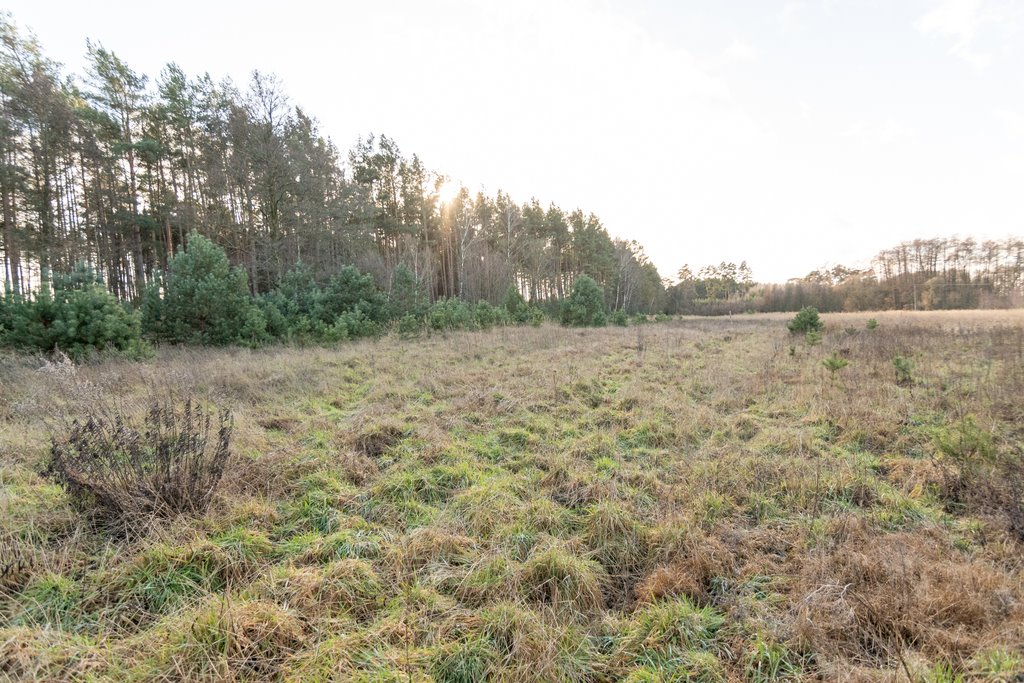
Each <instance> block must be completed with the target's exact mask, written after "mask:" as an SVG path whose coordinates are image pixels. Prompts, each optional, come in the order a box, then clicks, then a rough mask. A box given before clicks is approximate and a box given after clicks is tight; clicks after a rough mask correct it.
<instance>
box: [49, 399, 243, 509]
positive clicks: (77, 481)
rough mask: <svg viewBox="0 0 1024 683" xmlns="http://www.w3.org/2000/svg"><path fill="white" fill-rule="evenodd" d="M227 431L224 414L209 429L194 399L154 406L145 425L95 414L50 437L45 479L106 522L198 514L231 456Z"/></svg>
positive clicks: (101, 412)
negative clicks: (62, 435) (60, 486)
mask: <svg viewBox="0 0 1024 683" xmlns="http://www.w3.org/2000/svg"><path fill="white" fill-rule="evenodd" d="M231 428H232V420H231V414H230V413H229V412H228V411H227V410H226V409H222V410H220V411H219V412H218V414H217V419H216V422H214V420H213V418H212V417H211V415H210V413H208V412H207V411H206V410H204V409H203V408H202V406H200V405H199V403H198V402H196V401H193V400H192V399H191V398H188V399H186V401H185V404H184V406H183V407H182V408H181V409H178V408H175V407H174V406H172V405H171V404H170V403H159V402H154V403H153V404H152V405H151V406H150V407H149V410H148V412H147V414H146V417H145V419H144V420H143V424H142V425H137V424H135V423H134V422H133V421H132V420H131V418H129V417H126V416H125V415H123V414H122V413H121V412H114V413H111V412H109V411H106V410H102V409H100V410H97V411H95V412H94V413H93V414H91V415H90V416H89V417H88V418H86V419H85V420H84V421H79V420H76V421H74V422H73V423H72V424H71V425H70V427H69V429H68V434H67V435H66V436H64V437H63V438H59V437H57V436H54V437H53V439H52V447H51V459H50V463H49V465H48V466H47V469H46V472H45V474H46V476H47V477H48V478H50V479H52V480H54V481H56V482H58V483H59V484H61V485H62V486H63V487H64V488H65V489H66V490H67V492H68V493H69V494H70V495H71V497H72V498H73V499H75V501H76V502H77V503H79V504H80V505H81V506H82V507H83V508H84V509H90V510H91V511H93V512H94V513H95V515H96V517H97V518H99V519H101V520H104V521H108V522H117V521H123V522H126V523H127V522H129V521H131V520H139V519H141V518H146V517H152V516H160V517H171V516H175V515H178V514H191V515H201V514H203V513H205V512H206V509H207V508H208V507H209V505H210V500H211V499H212V497H213V494H214V491H215V490H216V488H217V485H218V484H219V483H220V479H221V476H222V475H223V474H224V468H225V465H226V464H227V461H228V458H229V457H230V444H231ZM214 429H215V430H216V431H213V430H214Z"/></svg>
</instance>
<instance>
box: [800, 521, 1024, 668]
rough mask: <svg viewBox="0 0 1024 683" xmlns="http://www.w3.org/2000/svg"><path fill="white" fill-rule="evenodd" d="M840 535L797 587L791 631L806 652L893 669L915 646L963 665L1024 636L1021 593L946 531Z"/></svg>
mask: <svg viewBox="0 0 1024 683" xmlns="http://www.w3.org/2000/svg"><path fill="white" fill-rule="evenodd" d="M841 533H843V534H845V535H846V538H845V539H844V540H842V541H840V542H838V543H837V544H836V545H835V547H833V548H832V549H830V550H827V551H825V552H823V553H822V554H820V555H819V556H818V557H817V558H808V559H806V560H805V561H804V562H803V564H802V567H801V568H800V571H799V574H798V576H797V577H796V579H795V581H794V590H793V596H794V598H795V600H794V602H795V604H794V607H793V618H792V627H793V631H794V634H795V635H796V637H797V639H798V641H799V642H801V643H802V644H803V645H804V647H806V648H807V649H809V650H812V651H814V652H817V653H818V654H819V655H827V656H829V657H841V658H846V659H849V660H851V661H853V662H856V663H859V664H868V665H884V666H892V665H894V664H896V663H897V661H902V658H903V656H904V655H903V653H904V651H905V650H907V649H913V650H919V651H921V652H923V653H925V654H926V655H929V656H934V657H941V658H946V659H948V660H951V661H952V662H954V663H957V662H962V661H965V660H966V659H967V658H968V657H969V656H970V654H971V653H973V652H974V651H975V650H976V649H977V648H978V647H979V645H980V644H982V643H984V642H986V641H988V640H990V639H992V637H993V636H1000V637H1001V639H1006V638H1007V636H1010V638H1011V639H1016V640H1017V642H1020V638H1021V637H1024V627H1022V626H1021V624H1024V621H1022V617H1024V612H1022V609H1021V604H1020V600H1021V597H1022V596H1021V594H1020V587H1019V586H1017V585H1014V584H1013V583H1011V582H1010V581H1009V580H1008V578H1007V577H1006V576H1005V575H1003V574H1001V573H999V572H998V571H996V570H995V569H994V568H992V567H991V566H989V565H988V564H986V563H984V562H982V561H979V560H971V559H967V558H965V557H964V556H962V555H960V554H959V553H958V552H957V551H954V550H952V549H950V548H948V547H947V546H946V545H945V543H944V540H943V538H942V536H941V535H940V534H939V532H937V531H933V532H919V533H917V534H909V533H900V534H893V535H890V536H881V537H880V536H878V535H877V533H874V534H872V533H869V532H866V531H865V529H864V528H863V527H862V526H854V527H853V528H847V529H845V530H843V531H842V532H841Z"/></svg>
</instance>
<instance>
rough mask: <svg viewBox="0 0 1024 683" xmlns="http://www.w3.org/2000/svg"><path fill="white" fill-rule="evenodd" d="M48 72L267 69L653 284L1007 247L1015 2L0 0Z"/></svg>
mask: <svg viewBox="0 0 1024 683" xmlns="http://www.w3.org/2000/svg"><path fill="white" fill-rule="evenodd" d="M4 5H5V7H6V8H7V9H9V10H10V11H11V12H12V13H13V15H14V18H15V20H16V21H17V22H18V23H19V24H21V25H23V26H26V27H28V28H31V29H32V30H34V31H35V33H36V34H37V35H38V37H39V39H40V40H41V42H42V43H43V46H44V48H45V50H46V51H47V54H48V55H49V56H51V57H52V58H54V59H56V60H58V61H61V62H63V63H64V64H65V65H67V66H68V68H69V69H70V70H72V71H75V72H79V73H80V72H81V71H82V70H83V63H84V54H85V41H86V38H87V37H88V38H91V39H93V40H96V41H99V42H101V43H103V45H104V46H106V47H107V48H109V49H112V50H113V51H114V52H116V53H117V54H118V55H119V56H120V57H122V58H123V59H124V60H126V61H127V62H128V63H129V64H130V65H131V66H132V67H133V68H135V69H136V70H138V71H142V72H145V73H147V74H149V75H150V76H151V77H154V76H156V75H157V74H158V73H159V71H160V69H161V68H162V66H163V65H164V64H166V63H167V62H169V61H176V62H178V63H179V64H180V65H181V66H182V67H183V68H184V69H185V70H186V71H188V72H189V73H193V74H194V73H203V72H209V73H210V74H211V75H213V76H214V77H215V78H220V77H223V76H230V77H232V78H233V79H235V80H236V81H238V82H240V83H244V82H245V81H246V80H247V78H248V73H249V72H250V71H251V70H252V69H254V68H258V69H260V70H261V71H267V72H273V73H276V74H278V75H279V76H280V77H281V79H282V80H283V81H284V83H285V86H286V88H287V90H288V92H289V94H290V96H291V97H292V99H293V101H294V102H295V103H296V104H298V105H300V106H302V107H303V108H304V109H305V110H306V111H308V112H309V113H311V114H313V115H315V116H316V117H317V118H318V119H319V120H320V122H321V124H322V128H323V131H324V132H325V133H326V134H327V135H329V136H330V137H331V138H332V139H333V140H334V141H335V143H336V144H337V145H338V146H339V147H340V148H341V149H342V150H343V151H344V150H347V149H348V148H349V147H350V146H351V144H352V143H353V142H354V141H355V139H356V138H357V137H358V136H359V135H360V134H364V135H365V134H366V133H369V132H375V133H384V134H386V135H388V136H389V137H392V138H395V139H396V140H397V142H398V143H399V145H400V146H401V147H402V149H403V151H405V152H406V153H409V154H411V153H412V152H416V153H418V154H419V155H420V156H421V158H423V160H424V161H425V162H426V164H427V165H428V166H429V167H430V168H432V169H435V170H438V171H441V172H444V173H447V174H448V175H450V176H452V177H453V178H454V179H456V180H459V181H461V182H463V183H464V184H466V185H467V186H468V187H470V188H471V189H474V190H475V189H479V188H483V189H485V190H486V191H488V192H493V191H495V190H497V189H499V188H500V189H504V190H506V191H508V192H510V193H511V194H512V195H513V197H515V198H516V199H518V200H520V201H524V200H526V199H528V198H529V197H531V196H536V197H537V198H538V199H540V200H541V202H542V203H545V204H546V203H547V202H550V201H554V202H556V203H557V204H559V205H561V206H562V207H563V208H566V209H572V208H575V207H577V206H578V207H580V208H582V209H584V210H585V211H593V212H594V213H597V214H598V215H599V216H600V217H601V218H602V220H603V221H604V223H605V225H606V226H607V227H608V229H609V231H610V232H611V233H612V235H613V236H621V237H627V238H633V239H637V240H639V241H640V242H641V243H642V244H643V245H644V246H645V247H646V248H647V252H648V254H649V255H650V256H651V258H652V259H653V260H654V262H655V264H657V266H658V268H659V270H660V271H661V273H662V275H665V276H671V275H673V274H674V273H675V272H676V271H677V270H678V268H679V266H681V265H682V264H683V263H689V264H691V266H693V267H694V269H696V268H699V267H700V266H701V265H704V264H706V263H712V262H714V263H717V262H719V261H723V260H725V261H735V262H737V263H738V262H739V261H741V260H744V259H745V260H746V261H747V262H748V263H749V264H750V266H751V267H752V268H753V271H754V275H755V277H756V278H757V279H759V280H762V281H769V280H774V281H781V280H785V279H786V278H789V277H794V276H800V275H804V274H806V273H807V272H808V271H810V270H812V269H814V268H816V267H818V266H821V265H824V264H835V263H843V264H847V265H866V263H867V261H868V260H869V259H870V257H871V255H872V254H873V253H875V252H876V251H877V250H879V249H881V248H883V247H887V246H891V245H893V244H895V243H897V242H899V241H901V240H904V239H911V238H914V237H932V236H941V235H952V234H960V235H975V236H978V237H981V238H985V237H1003V236H1006V235H1010V234H1014V235H1021V234H1024V1H1022V0H803V1H800V0H790V1H785V0H779V1H777V2H774V1H772V0H749V1H747V2H739V1H733V2H722V1H716V0H706V1H704V2H696V1H694V2H682V1H679V2H674V1H671V0H662V1H660V2H658V1H655V0H641V1H639V2H637V1H634V2H625V1H623V2H591V1H587V0H567V1H565V2H561V1H558V0H515V1H510V0H504V1H502V2H468V1H465V0H447V1H442V2H432V1H427V0H376V1H374V2H365V1H364V2H330V3H328V2H316V3H314V2H298V1H292V2H281V1H278V2H244V3H242V2H238V3H229V2H213V1H210V0H206V1H204V2H194V1H192V0H176V1H175V2H162V3H144V2H138V1H137V0H136V1H134V2H123V1H105V2H96V3H87V2H81V1H80V0H76V1H74V2H46V1H44V0H6V2H5V3H4Z"/></svg>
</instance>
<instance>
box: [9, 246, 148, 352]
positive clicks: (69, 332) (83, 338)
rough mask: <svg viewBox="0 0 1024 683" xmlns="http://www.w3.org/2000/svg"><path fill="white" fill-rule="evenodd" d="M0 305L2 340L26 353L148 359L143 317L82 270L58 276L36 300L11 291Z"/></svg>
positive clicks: (85, 268) (101, 282)
mask: <svg viewBox="0 0 1024 683" xmlns="http://www.w3.org/2000/svg"><path fill="white" fill-rule="evenodd" d="M2 301H3V304H2V306H0V341H2V342H3V343H5V344H7V345H10V346H13V347H16V348H22V349H31V350H38V351H47V352H49V351H54V350H57V349H60V350H61V351H63V352H64V353H66V354H68V356H70V357H71V358H72V359H74V360H81V359H83V358H86V357H88V356H90V355H93V354H95V353H98V352H104V351H117V352H120V353H125V354H128V355H130V356H134V357H139V356H142V355H145V353H146V347H145V345H144V344H143V343H142V339H141V328H140V324H139V316H138V314H136V313H135V312H134V311H132V310H131V309H130V308H128V307H126V306H125V305H124V304H122V303H121V302H120V301H118V300H117V297H115V296H114V295H113V294H111V293H110V292H109V291H107V288H106V287H105V286H104V285H103V281H102V280H100V279H99V278H98V277H97V276H96V275H95V273H94V272H93V271H92V269H90V268H89V267H87V266H79V267H77V268H76V269H75V270H74V271H73V272H72V273H69V274H67V275H59V274H58V275H55V276H54V278H53V282H52V288H51V287H47V288H44V289H43V290H42V291H41V292H39V294H37V295H36V296H34V297H16V296H14V295H13V294H10V293H7V294H5V296H4V297H3V299H2Z"/></svg>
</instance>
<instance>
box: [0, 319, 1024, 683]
mask: <svg viewBox="0 0 1024 683" xmlns="http://www.w3.org/2000/svg"><path fill="white" fill-rule="evenodd" d="M787 317H788V316H781V315H758V316H733V317H731V318H719V319H707V318H688V319H682V320H676V321H672V322H670V323H665V324H657V325H654V324H652V325H646V326H643V327H639V328H627V329H622V328H608V329H598V330H569V329H562V328H558V327H554V326H542V327H540V328H536V329H534V328H529V329H497V330H494V331H491V332H481V333H458V334H450V335H444V336H432V337H429V338H427V339H424V340H418V341H410V342H403V341H400V340H398V339H392V338H385V339H382V340H380V341H376V342H370V341H367V342H359V343H354V344H347V345H343V346H340V347H338V348H337V349H272V350H265V351H245V350H216V351H215V350H189V349H165V350H161V351H160V352H159V353H158V355H157V358H156V359H154V360H152V361H149V362H145V363H125V362H107V363H100V364H95V365H86V366H81V367H75V366H68V365H53V364H48V363H45V362H44V361H43V360H42V359H38V358H27V357H18V356H0V382H2V385H3V391H2V392H0V519H2V520H3V528H2V529H0V552H2V553H3V556H2V557H0V679H11V680H83V681H84V680H90V681H95V680H154V679H156V680H346V681H347V680H363V681H390V680H394V681H399V680H402V681H410V680H412V681H427V680H433V681H439V682H441V681H484V680H488V681H490V680H498V681H523V680H544V681H581V682H582V681H595V682H596V681H612V680H630V681H670V680H672V681H677V680H678V681H682V680H696V681H732V680H752V681H770V680H847V681H854V680H865V681H872V680H877V681H895V680H912V681H954V680H961V679H975V678H976V679H979V680H1012V679H1013V676H1015V675H1017V674H1019V673H1020V672H1021V671H1024V655H1022V654H1021V653H1022V650H1024V627H1022V626H1021V625H1022V624H1024V572H1022V568H1024V561H1022V560H1021V558H1022V557H1024V553H1022V550H1024V544H1022V540H1024V512H1022V511H1024V501H1022V500H1021V498H1022V493H1021V492H1022V491H1024V469H1022V466H1021V461H1022V457H1024V452H1022V445H1021V444H1022V443H1024V431H1022V427H1021V425H1024V401H1022V400H1021V396H1024V311H998V312H985V311H970V312H944V313H927V314H925V313H920V314H917V313H912V312H899V313H878V314H841V315H826V316H824V320H825V322H826V330H825V334H824V338H823V340H822V343H821V344H819V345H815V346H808V345H807V344H806V342H805V341H804V339H803V338H801V337H793V336H790V335H789V334H788V333H787V332H786V330H785V325H784V322H785V320H786V319H787ZM871 317H874V318H876V319H877V320H878V322H879V326H878V328H877V329H874V330H868V329H866V327H865V323H866V321H867V319H868V318H871ZM832 353H836V354H837V355H838V356H839V357H842V358H844V359H846V360H848V361H849V365H848V366H847V367H845V368H842V369H840V370H838V371H837V372H836V373H835V377H834V378H833V377H830V375H829V372H828V370H826V369H825V367H823V366H822V362H821V361H822V360H823V359H824V358H826V357H828V356H830V355H831V354H832ZM896 356H899V357H901V358H903V359H906V360H907V361H908V362H909V368H910V370H909V374H910V377H909V379H907V378H906V377H905V376H903V377H901V376H900V375H899V374H898V373H897V370H896V368H895V367H894V364H893V359H894V358H895V357H896ZM904 367H907V366H904ZM185 394H192V395H195V396H197V397H198V398H199V399H200V400H203V401H208V402H210V403H216V404H218V405H224V406H226V407H229V408H230V409H231V410H232V413H233V415H234V417H235V424H234V437H233V442H232V446H233V451H234V453H235V457H234V458H233V460H232V462H231V463H230V464H229V466H228V470H227V471H226V472H225V474H224V478H223V485H222V487H221V489H220V490H219V492H218V494H217V495H216V496H215V497H214V499H213V500H212V502H211V505H210V508H209V510H208V511H207V513H206V514H205V515H204V516H202V517H199V518H190V517H183V518H174V519H164V520H161V519H153V520H152V521H150V522H148V523H147V524H146V525H145V526H142V527H141V528H139V529H137V530H136V531H137V533H135V534H133V535H130V536H127V537H124V536H111V535H110V534H109V533H105V532H104V530H103V529H98V528H96V527H94V526H92V525H90V524H89V523H88V520H86V519H84V518H83V517H82V516H81V515H80V513H79V512H78V511H77V510H76V509H75V507H74V506H73V505H72V504H71V501H70V500H69V499H68V497H67V495H66V494H65V493H64V492H63V491H62V490H61V489H60V488H59V487H58V486H55V485H53V484H51V483H48V482H47V481H46V480H45V479H44V478H43V477H41V476H40V474H39V473H40V472H41V471H42V470H43V468H44V466H45V463H46V462H47V458H48V447H49V443H50V436H51V430H52V429H53V428H54V427H53V425H55V424H59V423H61V422H64V421H70V420H73V419H75V418H77V417H80V416H81V411H82V410H83V407H87V406H89V405H92V404H93V403H100V402H104V401H109V400H111V399H114V398H116V399H118V400H119V402H121V403H126V404H129V405H139V406H145V405H147V403H149V402H150V400H151V399H152V398H153V397H159V396H165V395H185ZM139 417H141V414H140V416H139ZM958 677H960V678H958Z"/></svg>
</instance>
